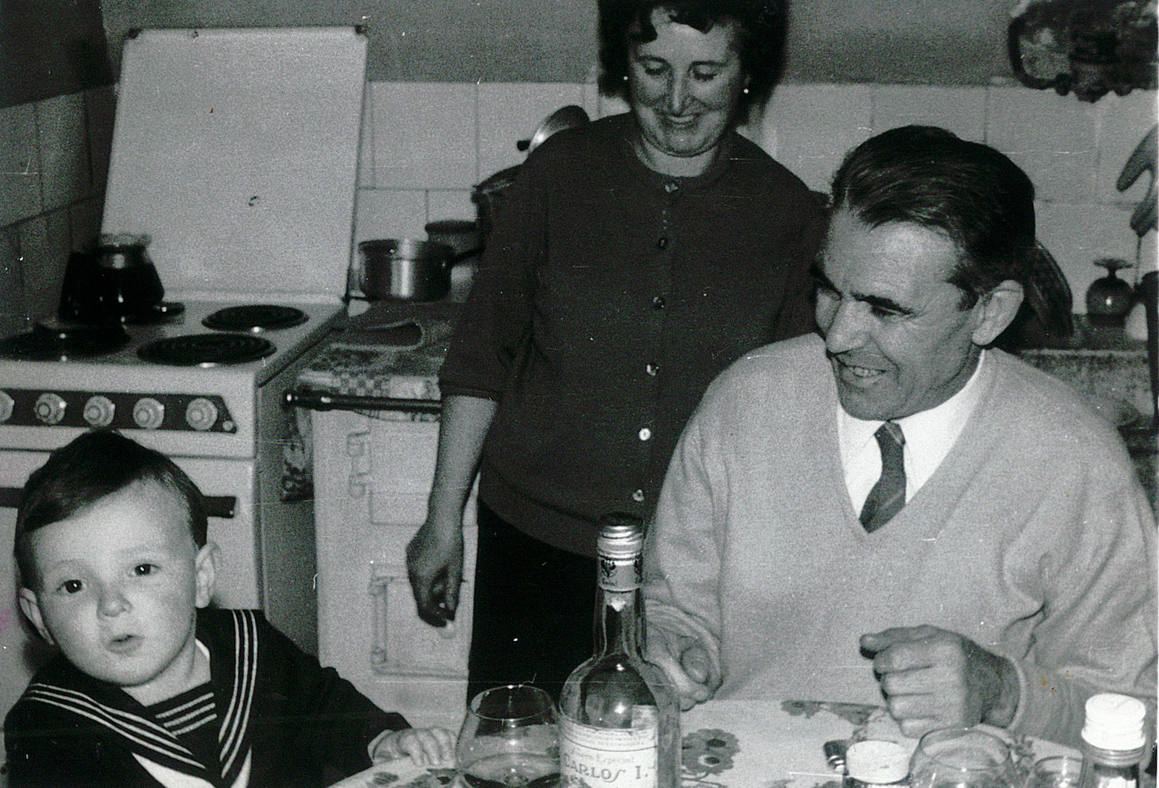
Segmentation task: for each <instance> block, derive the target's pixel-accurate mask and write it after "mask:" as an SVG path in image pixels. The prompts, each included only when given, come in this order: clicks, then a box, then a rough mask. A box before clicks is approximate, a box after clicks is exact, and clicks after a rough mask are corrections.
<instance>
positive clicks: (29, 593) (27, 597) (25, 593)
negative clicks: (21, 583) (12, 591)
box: [18, 588, 56, 646]
mask: <svg viewBox="0 0 1159 788" xmlns="http://www.w3.org/2000/svg"><path fill="white" fill-rule="evenodd" d="M18 601H19V602H20V611H21V612H22V613H24V616H25V617H26V618H27V619H28V620H29V621H30V622H32V626H34V627H36V631H37V632H39V633H40V636H41V637H42V638H44V639H45V640H46V641H48V643H49V645H53V646H55V645H56V641H55V640H53V639H52V633H51V632H49V631H48V628H47V627H45V626H44V618H43V617H42V616H41V615H40V602H39V601H37V599H36V592H35V591H33V590H32V589H31V588H21V589H20V592H19V600H18Z"/></svg>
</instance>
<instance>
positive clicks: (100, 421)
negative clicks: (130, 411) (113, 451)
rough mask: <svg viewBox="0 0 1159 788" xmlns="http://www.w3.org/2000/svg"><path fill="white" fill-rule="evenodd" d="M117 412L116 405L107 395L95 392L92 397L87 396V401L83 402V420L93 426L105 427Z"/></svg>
mask: <svg viewBox="0 0 1159 788" xmlns="http://www.w3.org/2000/svg"><path fill="white" fill-rule="evenodd" d="M116 412H117V406H116V405H114V404H113V401H112V400H111V399H109V398H108V397H102V396H101V395H100V394H97V395H96V396H94V397H89V398H88V402H86V403H85V414H84V415H85V421H87V422H88V423H89V424H90V425H92V426H93V427H107V426H109V425H110V424H112V423H113V416H114V415H115V414H116Z"/></svg>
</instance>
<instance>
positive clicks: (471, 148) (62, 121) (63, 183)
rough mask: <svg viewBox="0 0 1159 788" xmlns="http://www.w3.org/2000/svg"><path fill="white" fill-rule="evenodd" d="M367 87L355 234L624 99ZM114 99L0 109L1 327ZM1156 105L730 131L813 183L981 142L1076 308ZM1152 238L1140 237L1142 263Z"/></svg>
mask: <svg viewBox="0 0 1159 788" xmlns="http://www.w3.org/2000/svg"><path fill="white" fill-rule="evenodd" d="M366 96H367V101H366V107H365V113H364V120H363V129H362V134H363V144H362V154H361V160H360V166H359V180H358V183H359V191H358V199H357V207H356V213H357V215H356V219H355V236H356V237H355V240H363V239H366V238H381V237H400V236H418V237H422V236H423V235H424V231H423V227H424V225H425V224H426V223H427V222H428V221H433V220H437V219H472V218H474V217H475V208H474V205H473V204H472V203H471V199H470V194H471V186H472V185H473V184H476V183H478V182H480V181H482V180H483V179H485V178H486V177H488V176H489V175H491V174H492V173H494V172H497V171H498V170H501V169H503V168H505V167H509V166H511V165H514V164H518V163H519V162H521V161H522V159H523V156H524V154H523V153H521V152H520V151H519V150H518V149H517V148H516V145H515V143H516V141H517V140H520V139H526V138H528V137H529V136H530V135H531V133H532V132H533V131H534V130H535V128H536V127H537V125H538V123H539V121H540V120H542V118H543V117H545V116H546V115H548V114H549V113H550V112H552V111H553V110H555V109H557V108H559V107H561V106H563V105H565V104H580V105H581V106H583V107H585V109H587V110H588V113H589V115H591V116H592V117H593V118H594V117H599V116H602V115H606V114H610V113H614V112H619V111H622V110H623V109H624V107H623V104H622V103H620V102H615V101H612V102H609V101H608V100H606V99H604V98H602V97H600V96H598V94H597V91H596V89H595V86H594V84H532V83H510V84H498V83H496V84H487V83H484V84H479V85H476V84H474V83H434V84H433V83H395V82H390V83H388V82H375V83H371V84H370V85H369V86H368V90H367V93H366ZM114 104H115V98H114V90H113V88H112V87H101V88H94V89H91V90H88V91H84V92H81V93H74V94H70V95H64V96H57V97H55V98H51V99H46V100H44V101H39V102H34V103H29V104H21V105H16V106H13V107H8V108H5V109H0V139H3V140H5V143H4V145H3V146H0V163H2V165H3V166H2V169H0V335H7V334H11V333H15V332H16V331H18V330H22V329H23V328H25V327H26V325H27V322H28V320H29V319H31V318H34V317H42V316H45V315H47V314H51V313H52V312H53V311H54V310H55V308H56V305H57V301H58V299H59V292H60V282H61V279H62V277H63V273H64V265H65V262H66V260H67V258H68V253H69V251H70V250H71V249H76V248H81V247H83V246H85V245H86V244H87V243H89V242H90V241H91V240H92V239H93V238H95V237H96V235H97V234H98V232H99V228H100V217H101V199H102V195H103V189H104V184H105V180H106V176H107V171H108V154H109V144H110V141H111V138H112V124H113V115H114ZM1155 106H1156V94H1155V92H1154V91H1134V92H1132V93H1131V94H1129V95H1127V96H1123V97H1120V96H1115V95H1108V96H1106V97H1104V98H1103V99H1101V100H1100V101H1098V102H1097V103H1095V104H1085V103H1082V102H1075V101H1073V99H1069V98H1068V97H1062V96H1058V95H1055V94H1053V93H1050V92H1046V91H1028V90H1027V89H1026V88H1023V87H1021V86H1019V85H1016V84H1013V83H1010V84H1001V85H993V86H990V87H963V88H951V87H930V86H917V85H889V84H815V83H814V84H786V85H783V86H781V87H780V88H779V89H778V90H777V91H776V93H775V94H774V97H773V99H772V101H771V103H770V105H769V107H768V108H767V109H766V111H765V113H764V116H763V118H761V119H760V120H759V121H757V122H754V123H753V124H751V126H750V127H748V128H746V129H745V133H747V134H748V135H749V136H750V137H751V138H753V139H755V140H756V141H758V142H759V143H760V144H761V145H762V146H764V147H765V148H766V150H768V151H769V152H770V153H772V154H773V155H774V156H776V157H777V158H778V159H779V160H780V161H781V162H783V163H784V164H785V165H787V166H788V167H789V168H790V169H792V170H793V171H794V172H796V173H797V174H798V175H800V176H801V178H802V179H803V180H804V181H805V182H806V183H807V184H808V185H809V186H810V187H812V188H814V189H817V190H822V191H823V190H825V188H826V184H827V181H828V178H829V176H830V174H831V173H832V171H833V169H834V168H835V167H836V165H837V163H838V162H839V161H840V158H841V156H842V155H843V154H844V152H845V151H846V150H848V149H849V148H851V147H852V146H854V145H856V144H857V143H858V142H860V141H861V140H862V139H864V138H865V137H867V136H870V135H871V134H874V133H877V132H879V131H882V130H884V129H886V128H890V127H892V126H897V125H901V124H903V123H913V122H918V123H932V124H935V125H941V126H945V127H947V128H949V129H951V130H952V131H954V132H956V133H957V134H959V135H961V136H963V137H966V138H969V139H976V140H984V141H986V142H988V143H989V144H991V145H994V146H995V147H997V148H999V149H1000V150H1002V151H1004V152H1006V153H1008V154H1009V155H1010V156H1011V157H1012V158H1014V159H1015V161H1017V162H1018V163H1019V164H1020V165H1022V166H1023V167H1024V168H1025V169H1026V170H1027V172H1028V173H1029V174H1030V176H1031V178H1032V179H1033V180H1034V182H1035V185H1036V187H1037V190H1038V212H1039V236H1040V239H1041V240H1042V241H1043V243H1045V244H1046V246H1047V248H1049V249H1050V250H1051V252H1052V253H1053V255H1054V256H1055V258H1056V259H1057V260H1058V262H1059V265H1060V266H1061V268H1062V269H1063V271H1064V273H1065V274H1066V276H1067V279H1068V281H1069V283H1070V286H1071V290H1072V292H1073V293H1074V294H1075V305H1074V309H1075V312H1079V313H1081V312H1082V311H1083V310H1084V305H1083V303H1082V298H1081V297H1082V294H1083V293H1084V292H1085V291H1086V288H1087V286H1088V285H1089V284H1090V283H1091V281H1093V280H1094V279H1095V278H1096V277H1097V276H1098V275H1099V274H1100V269H1097V268H1096V267H1095V266H1093V265H1091V263H1092V262H1093V261H1094V260H1095V259H1096V258H1100V257H1124V258H1127V259H1131V260H1133V259H1134V256H1135V236H1134V233H1133V232H1132V231H1131V230H1130V228H1129V226H1128V220H1129V218H1130V215H1131V211H1132V210H1133V209H1134V206H1135V205H1136V204H1137V203H1138V202H1139V200H1140V199H1141V198H1142V197H1143V194H1144V193H1145V191H1146V188H1147V183H1146V180H1147V179H1146V178H1142V179H1139V181H1138V182H1136V183H1135V184H1134V185H1133V186H1132V187H1131V189H1129V190H1128V191H1126V192H1124V193H1119V192H1118V191H1116V190H1115V179H1116V177H1117V176H1118V173H1119V171H1120V169H1121V168H1122V166H1123V163H1124V162H1125V161H1126V159H1127V157H1128V156H1129V155H1130V153H1131V151H1132V150H1133V149H1134V147H1135V145H1136V144H1137V142H1138V141H1139V139H1140V138H1141V137H1142V136H1143V134H1145V133H1146V131H1147V130H1148V129H1149V128H1150V127H1151V125H1152V124H1154V123H1155ZM399 107H403V108H405V109H406V111H405V112H399V111H397V108H399ZM1155 239H1156V236H1155V234H1154V233H1152V234H1150V235H1148V236H1147V237H1146V238H1145V239H1144V240H1145V243H1144V248H1143V265H1144V268H1145V269H1147V270H1149V269H1154V268H1155V266H1156V244H1155ZM1131 274H1133V272H1129V273H1128V275H1129V278H1131V279H1133V275H1131Z"/></svg>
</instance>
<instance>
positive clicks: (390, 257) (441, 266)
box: [358, 238, 461, 301]
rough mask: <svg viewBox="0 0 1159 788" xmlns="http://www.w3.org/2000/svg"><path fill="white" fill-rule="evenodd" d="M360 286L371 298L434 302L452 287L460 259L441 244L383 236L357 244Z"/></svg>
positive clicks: (446, 246) (451, 250)
mask: <svg viewBox="0 0 1159 788" xmlns="http://www.w3.org/2000/svg"><path fill="white" fill-rule="evenodd" d="M358 254H359V258H360V261H359V262H360V265H359V277H358V282H359V287H360V288H361V289H362V292H363V294H364V295H365V296H366V297H367V298H370V299H391V300H394V301H437V300H439V299H440V298H443V297H444V296H446V295H447V292H448V291H449V290H450V289H451V266H453V265H454V264H455V263H456V262H458V261H459V259H461V256H460V255H456V254H455V252H454V250H453V249H452V248H451V247H450V246H448V245H447V244H444V243H438V242H435V241H420V240H417V239H414V238H386V239H379V240H373V241H363V242H362V243H360V244H358Z"/></svg>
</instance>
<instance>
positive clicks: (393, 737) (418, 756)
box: [371, 728, 455, 766]
mask: <svg viewBox="0 0 1159 788" xmlns="http://www.w3.org/2000/svg"><path fill="white" fill-rule="evenodd" d="M404 756H409V757H410V759H411V761H412V762H413V763H414V764H415V765H416V766H437V765H439V764H445V763H452V762H454V760H455V737H454V736H453V735H452V734H451V732H450V731H448V730H446V729H445V728H406V729H405V730H401V731H391V732H390V733H388V734H386V735H385V736H383V737H382V738H381V739H379V740H378V744H377V745H376V746H375V748H374V753H373V754H372V755H371V760H373V761H374V762H375V763H380V762H382V761H394V760H397V759H399V758H402V757H404Z"/></svg>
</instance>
